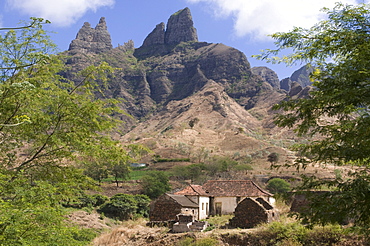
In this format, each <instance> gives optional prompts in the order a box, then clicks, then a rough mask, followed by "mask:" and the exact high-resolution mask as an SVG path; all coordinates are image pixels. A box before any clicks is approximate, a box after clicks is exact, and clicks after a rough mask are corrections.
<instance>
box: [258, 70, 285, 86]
mask: <svg viewBox="0 0 370 246" xmlns="http://www.w3.org/2000/svg"><path fill="white" fill-rule="evenodd" d="M252 73H253V74H256V75H258V76H261V77H262V79H263V80H265V81H266V82H267V83H269V84H270V85H271V86H272V87H273V88H275V89H280V81H279V77H278V75H277V74H276V73H275V72H274V71H273V70H271V69H270V68H268V67H253V68H252Z"/></svg>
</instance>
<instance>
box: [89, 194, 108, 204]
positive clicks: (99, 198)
mask: <svg viewBox="0 0 370 246" xmlns="http://www.w3.org/2000/svg"><path fill="white" fill-rule="evenodd" d="M92 197H93V199H94V200H95V204H94V207H98V206H101V205H103V204H104V203H105V202H106V201H108V200H109V197H107V196H104V195H101V194H95V195H92Z"/></svg>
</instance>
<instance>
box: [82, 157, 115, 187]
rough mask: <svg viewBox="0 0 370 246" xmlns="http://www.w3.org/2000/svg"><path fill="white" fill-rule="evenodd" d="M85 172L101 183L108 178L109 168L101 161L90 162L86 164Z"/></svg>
mask: <svg viewBox="0 0 370 246" xmlns="http://www.w3.org/2000/svg"><path fill="white" fill-rule="evenodd" d="M84 174H85V175H86V176H88V177H90V178H92V179H94V180H96V181H98V182H99V185H100V184H101V182H102V181H103V179H105V178H108V174H109V171H108V168H107V166H106V165H104V164H102V163H99V162H89V163H86V164H85V165H84Z"/></svg>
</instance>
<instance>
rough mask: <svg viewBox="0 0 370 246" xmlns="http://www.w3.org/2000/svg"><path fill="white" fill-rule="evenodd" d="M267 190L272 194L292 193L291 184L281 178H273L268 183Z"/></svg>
mask: <svg viewBox="0 0 370 246" xmlns="http://www.w3.org/2000/svg"><path fill="white" fill-rule="evenodd" d="M266 188H267V189H268V190H269V191H270V192H272V193H274V194H275V193H285V192H288V191H290V183H289V182H287V181H285V180H284V179H280V178H273V179H270V180H269V181H268V182H267V186H266Z"/></svg>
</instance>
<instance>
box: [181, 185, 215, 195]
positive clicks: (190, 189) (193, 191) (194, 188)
mask: <svg viewBox="0 0 370 246" xmlns="http://www.w3.org/2000/svg"><path fill="white" fill-rule="evenodd" d="M175 195H185V196H208V194H207V193H206V192H205V191H204V190H203V188H202V186H201V185H192V184H191V185H189V186H187V187H186V188H185V189H183V190H180V191H178V192H176V193H175Z"/></svg>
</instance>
